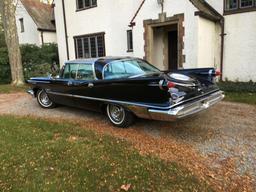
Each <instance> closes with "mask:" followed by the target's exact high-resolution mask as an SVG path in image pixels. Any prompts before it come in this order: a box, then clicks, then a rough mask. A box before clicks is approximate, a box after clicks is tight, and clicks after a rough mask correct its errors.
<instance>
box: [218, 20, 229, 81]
mask: <svg viewBox="0 0 256 192" xmlns="http://www.w3.org/2000/svg"><path fill="white" fill-rule="evenodd" d="M220 25H221V35H220V36H221V52H220V71H221V76H220V80H221V81H223V65H224V43H225V36H226V35H227V34H226V33H225V19H224V17H223V18H222V19H221V20H220Z"/></svg>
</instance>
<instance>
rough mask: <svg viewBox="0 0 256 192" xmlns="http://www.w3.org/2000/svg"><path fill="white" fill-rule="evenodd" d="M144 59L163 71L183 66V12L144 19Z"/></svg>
mask: <svg viewBox="0 0 256 192" xmlns="http://www.w3.org/2000/svg"><path fill="white" fill-rule="evenodd" d="M143 23H144V30H145V32H144V41H145V45H144V51H145V57H144V58H145V59H146V60H147V61H149V62H150V63H152V64H153V65H155V66H156V67H158V68H159V69H160V70H163V71H167V70H168V71H171V70H177V69H180V68H183V63H184V62H185V55H183V49H184V31H185V28H184V14H178V15H174V16H172V17H166V13H162V14H159V18H158V19H155V20H152V19H148V20H144V22H143Z"/></svg>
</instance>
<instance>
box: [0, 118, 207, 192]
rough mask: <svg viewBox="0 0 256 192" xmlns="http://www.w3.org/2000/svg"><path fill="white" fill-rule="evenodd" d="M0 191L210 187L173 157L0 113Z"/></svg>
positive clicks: (70, 126) (73, 128) (76, 129)
mask: <svg viewBox="0 0 256 192" xmlns="http://www.w3.org/2000/svg"><path fill="white" fill-rule="evenodd" d="M0 127H1V129H0V152H1V156H0V165H1V166H0V181H1V182H0V191H78V192H79V191H121V189H120V187H121V186H122V185H123V184H131V188H130V189H129V191H130V192H132V191H155V192H157V191H161V192H162V191H170V192H172V191H173V192H176V191H184V192H185V191H201V192H204V191H212V190H211V189H210V187H209V186H207V185H206V184H205V183H204V182H200V181H199V180H198V179H197V178H196V177H195V176H194V175H193V174H192V173H191V172H189V171H188V170H186V169H185V168H183V167H181V166H179V165H177V164H176V163H173V162H169V163H168V162H164V161H162V160H160V159H158V158H156V157H152V156H142V155H140V154H139V152H138V151H136V150H135V149H133V148H132V147H131V146H130V145H129V144H128V143H126V142H125V141H122V140H118V139H116V138H113V137H110V136H106V135H105V136H104V135H97V134H95V133H94V132H92V131H88V130H86V129H84V128H80V127H78V126H77V125H74V124H69V123H52V122H47V121H44V120H39V119H37V120H34V119H30V118H16V117H12V116H10V117H9V116H0Z"/></svg>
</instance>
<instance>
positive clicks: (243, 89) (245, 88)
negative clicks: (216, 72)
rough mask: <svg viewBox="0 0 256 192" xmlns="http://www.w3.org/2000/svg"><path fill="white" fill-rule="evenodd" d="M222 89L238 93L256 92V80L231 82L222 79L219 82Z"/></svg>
mask: <svg viewBox="0 0 256 192" xmlns="http://www.w3.org/2000/svg"><path fill="white" fill-rule="evenodd" d="M218 86H219V87H220V89H221V90H223V91H226V92H238V93H256V83H255V82H252V81H250V82H231V81H222V82H219V83H218Z"/></svg>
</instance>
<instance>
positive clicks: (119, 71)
mask: <svg viewBox="0 0 256 192" xmlns="http://www.w3.org/2000/svg"><path fill="white" fill-rule="evenodd" d="M151 73H160V70H159V69H157V68H156V67H154V66H152V65H150V64H149V63H147V62H145V61H143V60H139V59H137V60H136V59H130V60H129V59H127V60H118V61H113V62H110V63H108V64H107V65H106V66H105V67H104V69H103V78H104V79H119V78H129V77H132V76H136V75H144V74H145V75H146V74H151Z"/></svg>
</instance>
